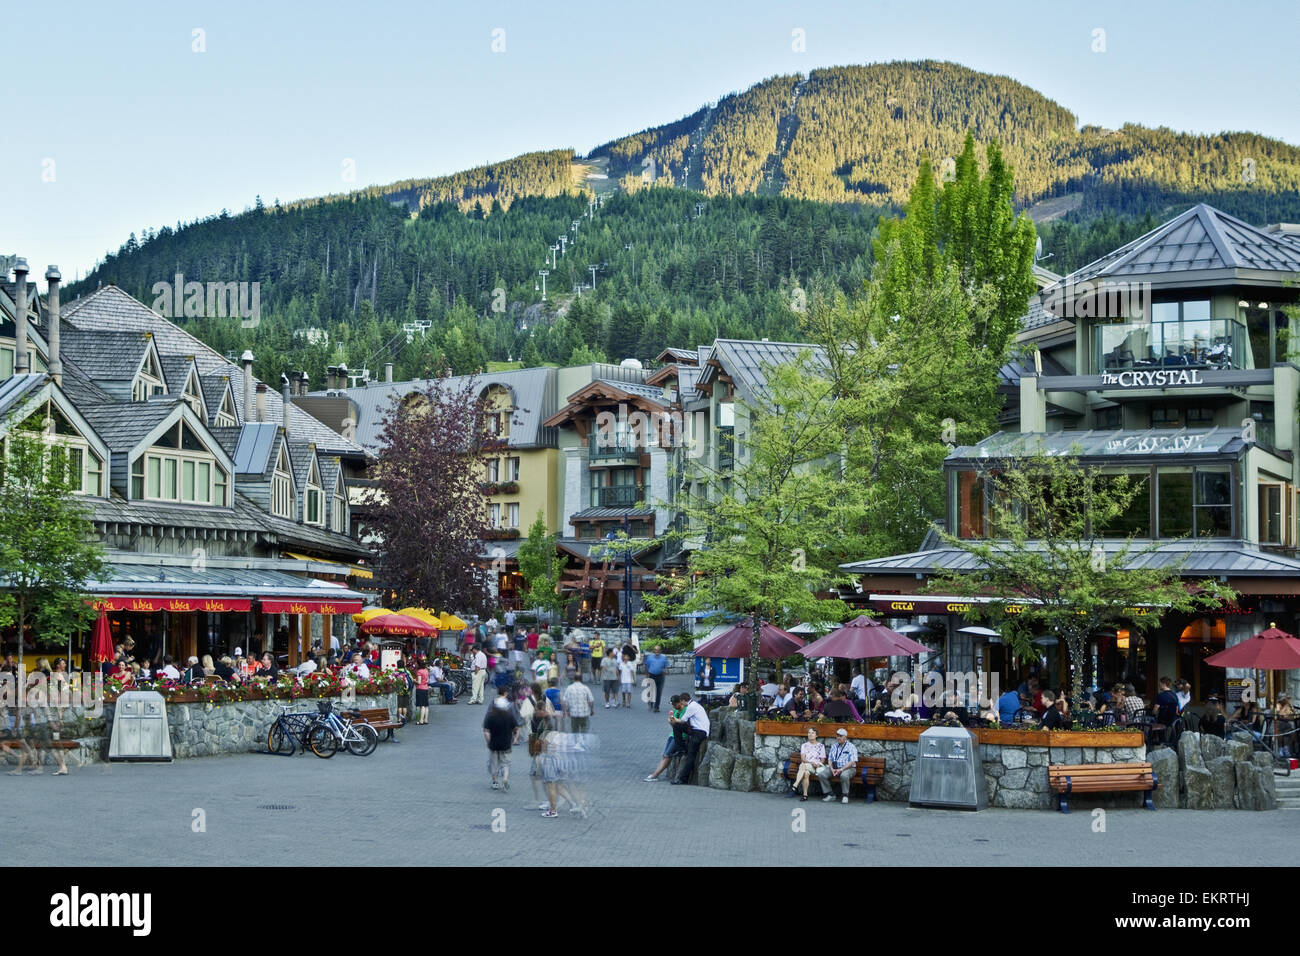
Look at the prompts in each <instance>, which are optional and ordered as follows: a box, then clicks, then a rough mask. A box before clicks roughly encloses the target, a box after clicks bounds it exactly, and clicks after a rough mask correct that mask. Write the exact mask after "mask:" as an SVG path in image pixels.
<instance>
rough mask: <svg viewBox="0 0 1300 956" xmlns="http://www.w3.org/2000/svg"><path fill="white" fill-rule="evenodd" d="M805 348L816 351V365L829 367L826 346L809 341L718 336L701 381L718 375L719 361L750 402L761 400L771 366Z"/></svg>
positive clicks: (742, 395) (789, 361)
mask: <svg viewBox="0 0 1300 956" xmlns="http://www.w3.org/2000/svg"><path fill="white" fill-rule="evenodd" d="M802 352H809V353H810V354H811V355H812V360H813V366H814V367H825V365H826V350H825V349H823V348H821V347H820V346H817V345H810V344H808V343H807V342H755V341H753V340H752V339H717V340H716V341H715V342H714V343H713V347H712V349H711V350H710V352H709V356H708V359H707V362H706V364H705V366H704V369H703V372H702V373H701V375H700V377H699V380H698V384H700V385H703V384H707V383H708V382H711V381H713V379H715V378H716V377H717V369H715V368H714V367H713V366H712V364H710V363H713V362H718V363H719V364H721V365H722V367H723V368H724V369H725V370H726V372H727V374H728V375H730V376H731V380H732V381H733V382H735V383H736V387H737V388H738V389H739V390H740V393H741V397H742V398H744V399H745V400H746V401H749V402H757V401H758V400H759V399H760V397H763V396H766V394H767V379H768V371H767V370H768V369H770V368H773V367H775V366H778V365H788V364H789V363H791V362H793V361H794V360H795V359H797V358H798V357H799V355H800V353H802ZM701 357H702V358H703V356H701Z"/></svg>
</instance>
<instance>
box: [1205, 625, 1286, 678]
mask: <svg viewBox="0 0 1300 956" xmlns="http://www.w3.org/2000/svg"><path fill="white" fill-rule="evenodd" d="M1205 663H1207V664H1213V665H1214V666H1215V667H1241V668H1247V669H1253V670H1261V671H1288V670H1295V669H1296V668H1300V640H1296V639H1295V638H1294V637H1292V636H1291V635H1290V634H1288V633H1287V632H1286V631H1280V630H1278V629H1277V628H1276V627H1270V628H1269V629H1268V630H1267V631H1260V632H1259V633H1258V634H1256V635H1255V636H1254V637H1252V638H1251V639H1250V640H1248V641H1242V642H1241V643H1240V644H1236V645H1234V646H1232V647H1229V648H1228V649H1227V650H1226V651H1219V653H1217V654H1212V655H1210V656H1209V657H1207V658H1206V659H1205Z"/></svg>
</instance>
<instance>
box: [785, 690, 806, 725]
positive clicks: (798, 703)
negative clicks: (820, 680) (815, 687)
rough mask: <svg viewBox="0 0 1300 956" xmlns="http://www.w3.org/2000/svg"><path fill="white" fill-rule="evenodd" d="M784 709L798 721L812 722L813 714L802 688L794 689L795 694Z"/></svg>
mask: <svg viewBox="0 0 1300 956" xmlns="http://www.w3.org/2000/svg"><path fill="white" fill-rule="evenodd" d="M784 709H785V712H786V713H787V714H789V715H790V716H791V717H793V718H795V719H796V720H812V712H811V711H809V710H808V702H807V701H805V700H804V696H803V688H802V687H796V688H795V689H794V693H793V694H792V695H791V697H790V701H789V703H787V704H786V705H785V708H784Z"/></svg>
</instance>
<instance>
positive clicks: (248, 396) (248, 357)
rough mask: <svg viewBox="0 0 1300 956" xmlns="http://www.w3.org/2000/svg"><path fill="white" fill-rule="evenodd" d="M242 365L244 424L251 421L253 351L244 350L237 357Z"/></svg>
mask: <svg viewBox="0 0 1300 956" xmlns="http://www.w3.org/2000/svg"><path fill="white" fill-rule="evenodd" d="M239 361H240V362H242V363H243V365H244V422H245V424H247V423H248V422H251V421H253V351H252V349H244V354H243V355H241V356H240V357H239Z"/></svg>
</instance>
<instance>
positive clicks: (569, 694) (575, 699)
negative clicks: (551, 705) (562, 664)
mask: <svg viewBox="0 0 1300 956" xmlns="http://www.w3.org/2000/svg"><path fill="white" fill-rule="evenodd" d="M562 698H563V701H564V716H565V717H568V718H569V729H570V730H572V731H573V732H574V733H575V734H585V733H586V732H587V730H588V729H589V725H590V723H591V711H592V709H593V708H594V707H595V706H596V701H595V699H594V698H593V697H592V696H591V690H590V688H588V687H587V685H586V684H584V683H583V682H582V669H581V668H579V669H578V670H577V672H576V673H574V675H573V681H572V682H571V683H570V684H569V686H568V687H566V688H564V694H563V695H562Z"/></svg>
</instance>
